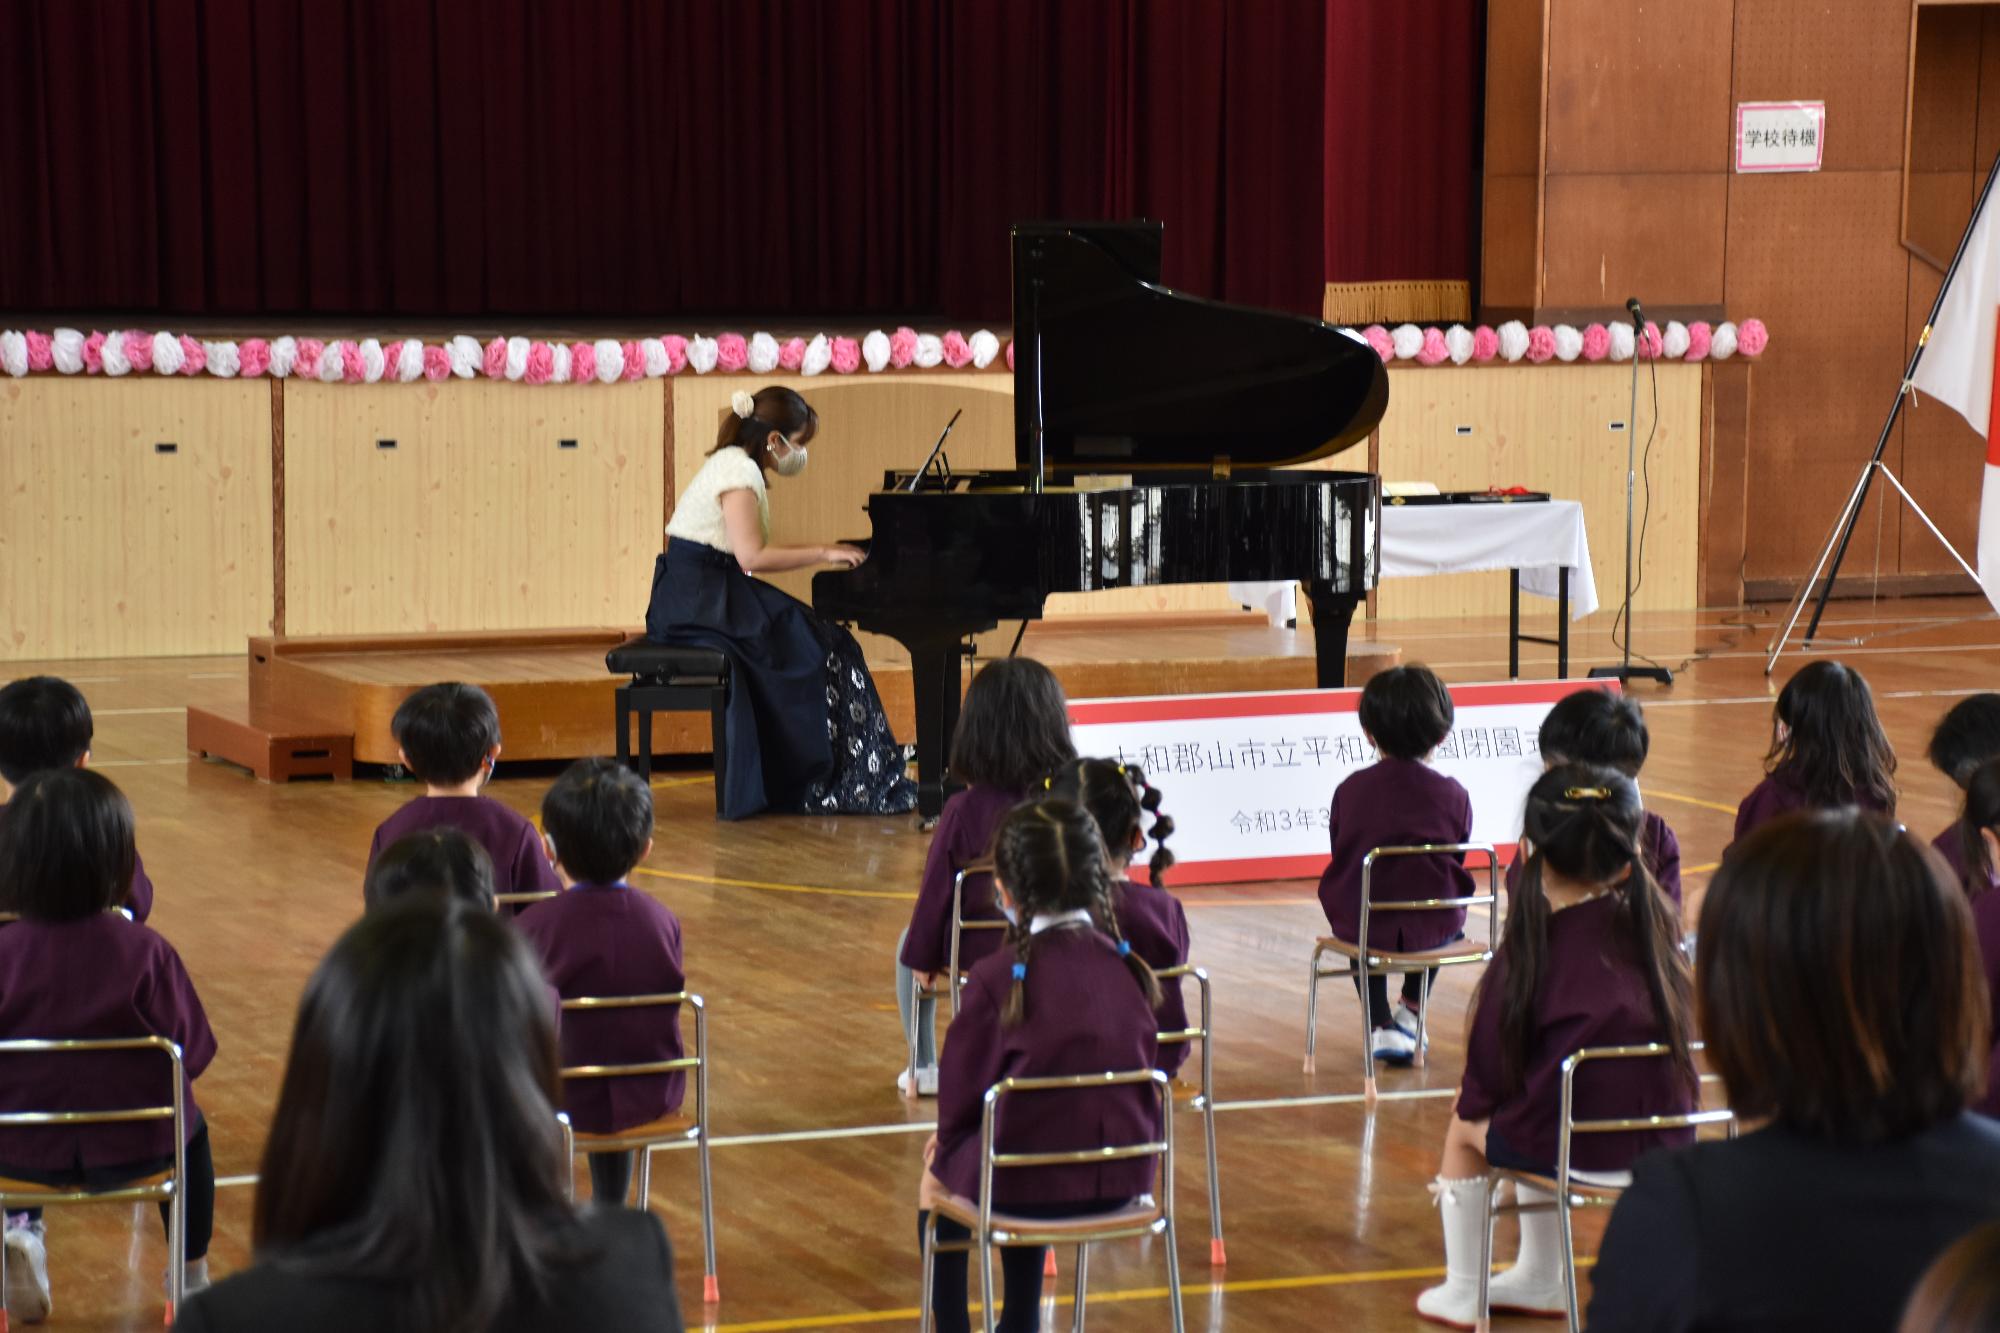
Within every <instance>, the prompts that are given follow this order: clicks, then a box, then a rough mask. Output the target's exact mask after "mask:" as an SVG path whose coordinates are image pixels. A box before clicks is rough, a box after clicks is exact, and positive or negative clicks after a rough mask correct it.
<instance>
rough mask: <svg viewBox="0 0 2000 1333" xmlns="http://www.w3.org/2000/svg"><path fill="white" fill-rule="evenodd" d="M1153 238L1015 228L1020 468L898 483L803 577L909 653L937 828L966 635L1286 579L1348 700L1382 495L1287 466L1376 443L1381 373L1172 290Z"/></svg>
mask: <svg viewBox="0 0 2000 1333" xmlns="http://www.w3.org/2000/svg"><path fill="white" fill-rule="evenodd" d="M1160 240H1161V226H1160V224H1159V223H1156V222H1136V223H1109V224H1107V223H1080V224H1064V223H1033V224H1022V225H1019V226H1016V227H1015V228H1014V232H1013V245H1014V351H1015V364H1014V457H1015V464H1016V466H1015V467H1013V468H1011V469H1007V470H1001V471H979V472H961V473H952V472H950V470H949V467H948V465H943V464H940V465H939V466H936V467H935V468H934V467H932V465H931V464H929V463H927V464H926V465H925V467H924V468H923V469H922V470H920V471H917V472H907V471H905V472H891V473H889V474H888V475H887V476H885V477H884V479H883V485H882V489H881V490H880V491H878V492H876V493H875V494H873V495H872V496H870V497H869V500H868V517H869V520H870V522H871V523H872V525H873V528H874V532H873V536H872V537H871V538H869V539H868V541H867V543H866V545H867V551H868V556H867V559H866V560H864V561H862V563H861V564H859V565H858V566H856V567H855V568H853V569H851V570H830V571H826V572H822V573H820V574H817V575H815V576H814V578H813V585H812V600H813V606H814V608H815V609H817V610H818V611H819V612H820V614H822V615H825V616H828V617H831V618H833V619H835V620H841V621H846V622H849V623H851V624H853V625H855V626H857V627H859V628H861V629H864V630H868V631H870V632H872V633H876V634H885V635H888V636H889V637H890V638H893V639H895V640H897V641H898V642H900V643H902V644H903V645H904V647H906V648H908V649H909V651H910V658H911V666H912V669H913V671H914V673H915V679H914V686H915V694H916V711H917V782H918V809H919V811H920V812H921V813H922V815H924V816H925V817H926V818H929V817H934V816H935V815H936V814H937V812H938V810H939V808H940V806H941V805H942V804H943V802H944V796H945V763H946V757H947V755H948V753H949V746H950V744H951V735H952V732H953V730H954V729H955V727H956V726H957V722H958V708H959V674H960V664H961V662H962V661H963V660H964V659H965V658H966V657H967V656H968V655H969V654H970V652H971V636H972V635H974V634H977V633H979V632H981V631H984V630H990V629H993V628H994V627H995V626H997V625H998V624H999V623H1000V622H1002V621H1012V620H1019V621H1028V620H1034V619H1039V618H1040V617H1041V614H1042V606H1043V602H1044V601H1045V599H1046V598H1047V597H1048V595H1049V594H1050V593H1056V592H1089V591H1093V590H1095V589H1099V588H1136V587H1152V586H1156V585H1160V584H1169V583H1218V582H1224V581H1241V582H1253V581H1274V582H1275V581H1291V580H1297V581H1299V582H1300V583H1302V584H1303V585H1304V587H1305V590H1306V594H1307V596H1308V598H1309V599H1310V603H1311V607H1312V620H1313V639H1314V649H1315V652H1316V655H1317V658H1318V680H1319V684H1320V686H1321V687H1322V688H1327V687H1331V686H1338V685H1341V684H1343V683H1344V682H1345V674H1346V665H1347V632H1348V624H1349V621H1350V619H1351V618H1352V616H1353V614H1354V608H1355V606H1356V604H1357V603H1358V602H1359V601H1360V600H1361V598H1362V597H1363V596H1365V595H1366V593H1367V592H1368V590H1369V589H1371V588H1373V587H1374V586H1375V579H1376V572H1377V569H1378V567H1379V564H1380V538H1379V534H1378V528H1379V519H1380V514H1381V490H1380V486H1379V484H1378V481H1377V479H1376V478H1375V477H1374V476H1373V475H1371V474H1369V473H1366V472H1332V471H1318V470H1308V469H1297V468H1288V467H1286V466H1285V465H1287V464H1294V463H1303V462H1307V461H1309V460H1311V459H1315V458H1321V457H1324V456H1326V455H1328V454H1331V453H1334V452H1336V451H1338V450H1340V449H1342V448H1345V447H1346V446H1347V445H1349V444H1352V443H1354V442H1355V441H1357V440H1360V439H1363V438H1365V437H1366V436H1367V435H1368V433H1369V432H1370V431H1371V430H1373V429H1374V428H1375V424H1376V423H1377V422H1378V421H1380V420H1381V418H1382V413H1383V411H1384V410H1385V409H1386V408H1387V407H1388V404H1389V379H1388V375H1387V374H1386V373H1385V372H1384V370H1383V367H1382V362H1381V359H1380V358H1379V357H1377V356H1376V354H1375V352H1374V351H1373V350H1372V349H1371V348H1370V347H1369V346H1368V344H1367V343H1366V342H1363V341H1362V340H1360V339H1358V338H1355V337H1353V336H1352V335H1351V334H1346V333H1343V332H1341V331H1340V330H1338V329H1335V328H1333V327H1331V326H1330V325H1327V324H1323V323H1321V322H1319V321H1318V320H1314V319H1305V318H1301V317H1298V316H1295V315H1284V314H1276V313H1273V312H1270V311H1264V310H1253V309H1248V308H1245V307H1242V306H1231V305H1224V304H1222V303H1220V302H1216V301H1207V300H1203V299H1201V298H1198V297H1192V296H1188V295H1185V294H1183V293H1181V292H1176V291H1173V290H1172V289H1170V288H1168V287H1165V286H1163V285H1161V283H1160Z"/></svg>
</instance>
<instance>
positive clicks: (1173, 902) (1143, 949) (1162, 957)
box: [1116, 879, 1194, 1076]
mask: <svg viewBox="0 0 2000 1333" xmlns="http://www.w3.org/2000/svg"><path fill="white" fill-rule="evenodd" d="M1116 908H1117V915H1118V933H1119V934H1121V935H1123V936H1124V937H1125V939H1126V941H1127V942H1128V943H1130V944H1131V946H1132V952H1133V953H1136V954H1138V955H1139V956H1140V957H1141V958H1143V959H1145V960H1146V965H1147V966H1149V967H1151V968H1153V969H1154V970H1155V971H1158V970H1160V969H1162V968H1168V967H1179V966H1180V965H1181V964H1182V963H1185V962H1186V961H1187V960H1188V924H1187V909H1186V908H1184V907H1182V906H1181V900H1180V899H1178V898H1176V897H1174V895H1173V894H1171V893H1168V892H1167V891H1166V890H1165V889H1156V888H1154V887H1153V885H1152V883H1151V881H1143V880H1138V879H1127V880H1126V881H1125V882H1124V883H1122V884H1120V885H1119V886H1118V899H1117V904H1116ZM1154 1012H1155V1014H1156V1015H1157V1017H1158V1020H1159V1027H1160V1031H1162V1032H1179V1031H1183V1030H1185V1029H1186V1027H1187V1025H1188V1012H1187V999H1186V997H1185V996H1183V995H1182V994H1181V979H1180V978H1179V977H1170V978H1168V979H1167V980H1165V981H1162V982H1161V983H1160V1007H1159V1008H1158V1009H1157V1010H1155V1011H1154ZM1193 1049H1194V1048H1193V1046H1192V1045H1191V1044H1190V1043H1188V1042H1185V1041H1176V1042H1168V1043H1167V1044H1165V1045H1163V1046H1161V1047H1160V1057H1159V1061H1158V1063H1156V1064H1155V1065H1154V1066H1153V1067H1154V1068H1155V1069H1163V1070H1165V1071H1166V1072H1167V1074H1168V1075H1169V1076H1171V1075H1174V1074H1178V1073H1179V1072H1180V1069H1181V1066H1182V1065H1184V1064H1186V1063H1187V1058H1188V1053H1189V1052H1190V1051H1191V1050H1193Z"/></svg>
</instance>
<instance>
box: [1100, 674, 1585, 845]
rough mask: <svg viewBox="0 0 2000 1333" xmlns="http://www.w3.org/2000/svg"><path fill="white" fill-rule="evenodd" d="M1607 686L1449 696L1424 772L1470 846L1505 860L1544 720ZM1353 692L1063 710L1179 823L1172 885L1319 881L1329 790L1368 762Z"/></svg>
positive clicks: (1174, 698)
mask: <svg viewBox="0 0 2000 1333" xmlns="http://www.w3.org/2000/svg"><path fill="white" fill-rule="evenodd" d="M1616 688H1617V685H1616V684H1615V683H1613V682H1607V681H1584V680H1573V681H1514V682H1508V683H1503V684H1492V685H1457V686H1453V687H1452V689H1451V697H1452V704H1453V706H1454V707H1455V709H1456V710H1457V718H1456V720H1455V722H1454V724H1453V727H1452V730H1451V734H1450V735H1449V736H1447V737H1445V740H1444V743H1443V744H1442V745H1440V746H1439V747H1438V749H1437V752H1436V753H1435V754H1434V755H1433V756H1432V758H1431V762H1432V763H1433V765H1434V766H1435V767H1437V768H1438V769H1439V770H1440V771H1442V772H1444V773H1447V774H1449V775H1450V776H1452V777H1454V778H1456V779H1458V781H1460V782H1461V783H1463V784H1465V788H1466V790H1467V791H1468V792H1470V793H1471V795H1472V839H1471V840H1472V841H1473V842H1490V843H1493V844H1495V845H1496V846H1498V847H1499V848H1500V851H1501V855H1502V857H1503V859H1507V858H1511V856H1512V854H1513V847H1514V844H1515V843H1517V842H1518V841H1519V840H1520V836H1521V804H1522V802H1523V801H1524V800H1525V799H1526V798H1527V794H1528V788H1529V787H1531V786H1533V785H1534V781H1535V778H1536V777H1537V776H1538V775H1539V774H1540V773H1541V771H1542V758H1541V753H1540V747H1539V744H1538V741H1537V738H1538V735H1539V733H1540V731H1541V725H1542V719H1543V717H1544V716H1546V715H1547V713H1548V711H1549V709H1550V708H1551V707H1553V706H1554V705H1555V703H1556V701H1557V700H1559V699H1561V698H1563V696H1565V695H1568V694H1572V693H1575V692H1576V691H1577V690H1590V689H1613V690H1615V689H1616ZM1360 703H1361V691H1360V690H1358V689H1357V690H1290V691H1279V692H1271V693H1262V694H1178V695H1157V696H1151V697H1146V698H1133V699H1074V700H1071V701H1070V705H1069V717H1070V733H1071V735H1072V737H1073V738H1074V740H1075V742H1076V751H1077V753H1078V754H1080V755H1091V756H1098V757H1102V758H1109V759H1117V760H1119V761H1120V762H1122V763H1129V764H1137V765H1139V766H1140V767H1141V768H1142V769H1143V770H1144V771H1145V774H1146V779H1147V781H1148V782H1150V783H1151V784H1152V785H1153V786H1154V787H1157V788H1158V789H1159V790H1160V793H1161V796H1162V805H1161V809H1162V810H1163V811H1164V812H1165V813H1167V814H1169V815H1171V816H1173V820H1174V833H1173V837H1172V839H1171V840H1170V842H1169V843H1168V846H1169V847H1171V848H1172V850H1173V852H1174V855H1175V857H1176V858H1178V860H1177V863H1176V864H1175V866H1174V868H1173V869H1172V870H1171V871H1170V872H1169V873H1168V876H1167V881H1168V883H1170V884H1232V883H1241V882H1244V881H1250V880H1271V879H1309V878H1310V879H1316V878H1318V877H1319V874H1320V872H1321V871H1323V870H1325V869H1326V863H1327V858H1328V856H1329V855H1330V848H1329V840H1328V815H1329V811H1330V810H1331V809H1332V805H1333V789H1334V788H1335V787H1337V786H1339V785H1340V783H1341V781H1342V780H1343V779H1345V778H1346V777H1347V776H1348V775H1349V774H1350V773H1353V772H1354V771H1355V770H1357V769H1360V768H1365V767H1367V766H1368V765H1369V764H1372V763H1374V762H1375V757H1376V756H1375V751H1374V749H1373V747H1372V746H1370V745H1369V743H1368V739H1367V737H1366V736H1365V735H1363V733H1362V730H1361V720H1360V716H1359V712H1358V710H1359V708H1360Z"/></svg>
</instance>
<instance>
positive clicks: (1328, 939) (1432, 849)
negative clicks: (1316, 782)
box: [1305, 842, 1500, 1102]
mask: <svg viewBox="0 0 2000 1333" xmlns="http://www.w3.org/2000/svg"><path fill="white" fill-rule="evenodd" d="M1473 852H1479V853H1482V854H1483V855H1484V856H1485V857H1486V892H1485V893H1481V894H1473V895H1471V896H1469V897H1464V898H1425V899H1421V900H1418V901H1415V902H1386V903H1377V902H1375V901H1374V900H1373V888H1374V877H1375V862H1376V860H1377V858H1380V857H1389V856H1460V857H1462V856H1465V855H1468V854H1470V853H1473ZM1479 906H1484V907H1485V908H1486V909H1487V911H1486V947H1485V948H1483V949H1482V948H1478V947H1476V946H1474V945H1473V944H1472V943H1471V941H1470V940H1465V941H1461V942H1457V943H1453V944H1447V945H1444V946H1443V947H1441V948H1437V949H1417V950H1410V951H1401V950H1389V949H1370V948H1368V947H1367V945H1366V941H1367V939H1368V918H1369V917H1370V916H1371V915H1373V914H1374V913H1376V912H1438V911H1450V910H1452V909H1454V908H1459V907H1479ZM1357 933H1358V934H1359V935H1360V937H1361V941H1362V942H1361V943H1356V942H1354V941H1352V940H1343V939H1341V938H1339V937H1338V936H1334V935H1322V936H1320V937H1319V938H1318V939H1317V940H1315V941H1314V942H1313V953H1312V963H1311V965H1310V969H1309V970H1310V974H1311V980H1310V981H1309V983H1308V989H1307V992H1306V1060H1305V1072H1306V1073H1308V1074H1310V1073H1312V1072H1313V1064H1314V1060H1313V1051H1314V1048H1315V1046H1316V1044H1317V1042H1318V1039H1319V983H1320V982H1322V981H1324V980H1326V979H1327V978H1329V977H1354V978H1355V979H1356V981H1357V983H1358V985H1357V989H1358V990H1360V992H1361V1079H1362V1091H1363V1093H1364V1095H1365V1096H1366V1098H1367V1100H1369V1101H1371V1102H1372V1101H1374V1100H1375V1053H1374V1051H1373V1050H1372V1049H1371V1047H1372V1045H1373V1042H1374V1036H1375V1015H1374V1014H1373V1013H1372V1012H1371V1009H1372V1002H1371V1001H1370V1000H1369V998H1368V978H1369V977H1372V976H1380V975H1387V974H1388V973H1390V972H1414V971H1421V972H1423V974H1424V983H1423V987H1422V989H1421V990H1420V991H1419V992H1418V998H1417V1053H1416V1063H1417V1065H1418V1067H1419V1068H1421V1067H1423V1066H1424V1065H1425V1063H1426V1047H1427V1046H1428V1040H1427V1039H1428V1037H1429V1035H1430V1029H1429V1018H1430V1000H1431V982H1430V969H1432V968H1434V967H1455V966H1458V965H1460V964H1464V963H1485V962H1488V961H1490V960H1491V959H1492V957H1493V951H1494V950H1495V949H1496V948H1498V947H1499V944H1500V855H1499V853H1498V851H1496V850H1495V848H1494V847H1493V844H1491V843H1486V842H1451V843H1425V844H1423V845H1421V846H1411V847H1377V848H1375V849H1374V850H1373V851H1371V852H1369V853H1368V855H1366V856H1364V857H1362V858H1361V922H1360V928H1359V930H1358V931H1357ZM1329 953H1337V954H1339V955H1340V956H1341V957H1343V958H1345V959H1347V966H1346V967H1345V968H1343V969H1342V970H1340V971H1338V972H1322V971H1321V970H1320V966H1319V960H1320V958H1321V956H1322V955H1325V954H1329Z"/></svg>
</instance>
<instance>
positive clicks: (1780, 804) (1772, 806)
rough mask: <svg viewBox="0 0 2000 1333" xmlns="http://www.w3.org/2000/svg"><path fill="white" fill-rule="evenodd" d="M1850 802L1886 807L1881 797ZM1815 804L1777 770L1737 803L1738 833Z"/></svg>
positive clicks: (1879, 808) (1870, 808) (1878, 809)
mask: <svg viewBox="0 0 2000 1333" xmlns="http://www.w3.org/2000/svg"><path fill="white" fill-rule="evenodd" d="M1850 804H1858V805H1861V806H1863V807H1865V808H1867V809H1869V810H1874V811H1876V812H1878V813H1879V812H1881V811H1882V810H1883V808H1884V807H1883V805H1882V803H1881V802H1880V801H1876V800H1873V799H1870V800H1865V801H1862V800H1856V801H1854V802H1850ZM1814 808H1815V806H1814V803H1813V802H1812V801H1811V800H1809V799H1807V797H1806V794H1805V793H1804V792H1803V791H1800V790H1799V788H1798V787H1797V786H1796V785H1795V784H1794V783H1793V782H1792V781H1791V780H1790V779H1789V778H1788V777H1786V776H1784V775H1783V774H1773V775H1771V776H1770V777H1767V778H1765V779H1764V780H1763V781H1762V782H1760V783H1758V784H1757V785H1756V786H1754V787H1752V788H1751V789H1750V794H1749V795H1748V796H1745V797H1744V798H1743V801H1742V804H1740V805H1738V806H1737V807H1736V836H1737V837H1739V838H1740V837H1742V836H1743V835H1744V834H1746V833H1748V832H1749V831H1750V830H1751V829H1754V828H1756V827H1757V826H1758V825H1760V824H1768V823H1770V822H1771V821H1772V820H1774V819H1776V818H1777V817H1778V816H1779V815H1789V814H1791V813H1792V812H1793V811H1794V810H1811V809H1814Z"/></svg>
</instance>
